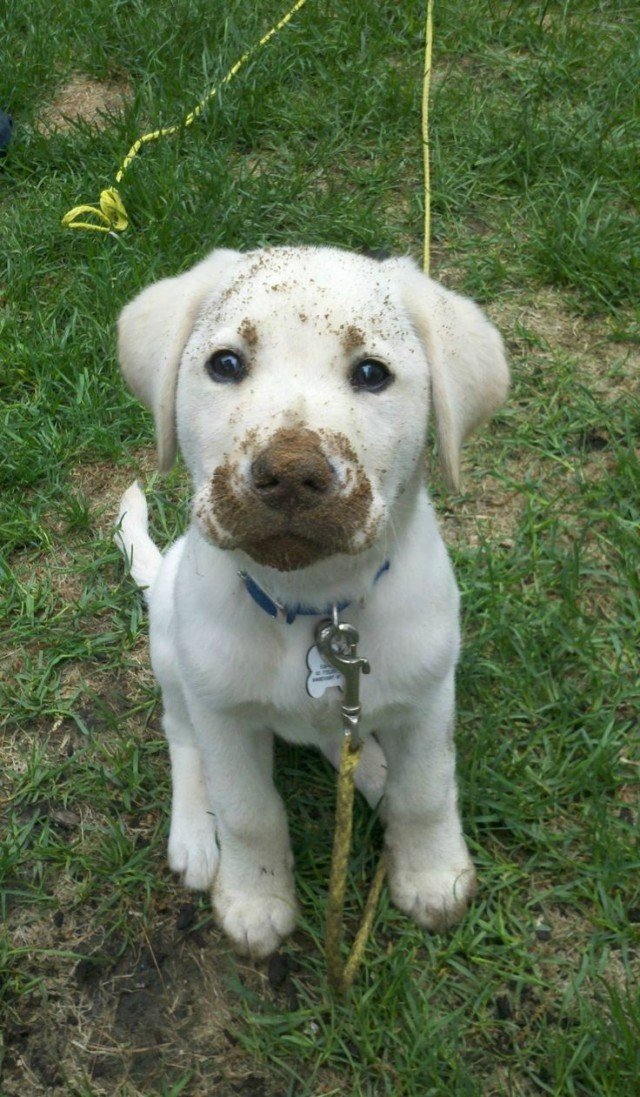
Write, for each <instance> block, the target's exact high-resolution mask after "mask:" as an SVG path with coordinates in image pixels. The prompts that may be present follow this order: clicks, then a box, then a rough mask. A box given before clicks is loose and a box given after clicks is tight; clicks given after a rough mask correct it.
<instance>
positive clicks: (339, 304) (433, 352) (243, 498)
mask: <svg viewBox="0 0 640 1097" xmlns="http://www.w3.org/2000/svg"><path fill="white" fill-rule="evenodd" d="M119 353H120V361H121V364H122V370H123V373H124V376H125V378H126V380H127V382H128V384H129V386H130V387H131V389H132V390H133V392H134V393H135V394H136V395H137V396H138V397H139V398H140V399H141V400H142V402H143V403H144V404H146V405H147V407H149V408H150V409H151V410H152V411H153V414H154V417H155V423H156V432H157V440H158V456H159V463H160V467H161V469H164V470H166V469H168V468H169V467H170V466H171V464H172V462H173V460H174V457H175V452H176V440H177V441H178V442H179V444H180V448H181V450H182V453H183V455H184V457H185V460H186V462H187V464H188V465H189V468H190V470H191V473H192V475H193V478H194V483H195V488H196V494H195V502H194V515H195V519H196V521H197V522H198V523H199V525H200V528H201V529H202V531H203V532H204V534H205V536H207V537H208V538H209V539H210V540H211V541H213V542H214V543H215V544H217V545H219V546H220V547H221V548H226V549H233V548H240V549H242V550H243V551H245V552H246V553H248V555H249V556H251V557H252V558H253V559H254V560H256V561H257V562H258V563H261V564H265V565H267V566H270V567H275V568H277V569H279V570H281V571H291V570H294V569H297V568H303V567H306V566H308V565H310V564H312V563H315V562H316V561H317V560H319V559H321V558H324V557H327V556H331V555H333V554H335V553H349V554H353V553H357V552H360V551H362V550H364V549H365V548H368V547H369V546H370V545H372V544H373V543H374V542H375V541H376V540H377V539H378V538H379V537H380V536H381V534H382V533H383V531H385V530H386V528H387V526H388V525H389V523H390V522H391V521H392V520H393V515H394V510H395V508H396V506H397V504H398V503H399V501H400V499H401V497H402V496H403V494H404V493H405V492H406V491H407V489H410V488H413V487H414V486H415V484H416V482H417V479H418V477H419V475H420V466H421V457H422V453H423V450H424V445H425V437H426V425H427V417H428V413H429V407H430V403H431V402H433V406H434V410H435V416H436V422H437V429H438V443H439V452H440V458H441V461H442V465H443V469H444V473H445V477H446V479H447V480H448V482H449V483H450V484H451V485H453V486H455V485H456V484H457V481H458V469H459V451H460V447H461V445H462V442H463V441H464V439H465V438H466V436H467V435H468V434H469V433H470V432H471V431H472V430H473V429H474V427H476V426H477V425H479V424H480V423H481V422H482V421H484V420H485V419H487V418H488V417H489V415H491V413H492V412H493V411H494V410H495V408H496V407H497V406H498V405H499V404H500V403H501V402H502V400H503V399H504V397H505V395H506V391H507V387H508V370H507V366H506V362H505V359H504V354H503V350H502V343H501V340H500V336H499V335H498V333H497V331H496V329H495V328H494V327H493V326H492V325H491V324H490V323H489V321H488V320H487V319H486V318H485V316H484V315H483V314H482V313H481V312H480V310H479V309H478V308H477V307H476V305H474V304H473V303H472V302H471V301H469V300H467V299H466V298H463V297H459V296H457V295H456V294H453V293H451V292H449V291H447V290H445V289H443V288H442V287H440V286H438V285H437V284H436V283H435V282H433V281H431V280H430V279H429V278H426V277H425V276H424V275H423V274H422V273H421V272H420V271H419V270H418V268H417V267H416V266H415V265H414V264H413V263H412V262H411V261H410V260H408V259H390V260H386V261H384V262H379V261H377V260H373V259H369V258H365V257H364V256H360V255H355V254H352V253H350V252H345V251H340V250H336V249H330V248H311V247H304V248H270V249H265V250H263V251H254V252H249V253H246V254H242V253H240V252H233V251H226V250H219V251H214V252H213V253H212V254H211V255H210V256H208V258H207V259H205V260H204V261H203V262H201V263H199V264H198V265H197V266H196V267H194V268H192V269H191V270H189V271H187V272H186V273H185V274H183V275H181V276H179V277H177V278H168V279H165V280H164V281H161V282H158V283H156V284H155V285H153V286H151V287H149V288H148V289H146V290H145V291H144V292H143V293H141V294H140V295H139V297H137V298H136V299H135V300H134V301H133V302H132V303H131V304H129V305H127V307H126V308H125V309H124V311H123V312H122V315H121V317H120V322H119Z"/></svg>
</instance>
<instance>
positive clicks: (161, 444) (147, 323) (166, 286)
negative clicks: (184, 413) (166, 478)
mask: <svg viewBox="0 0 640 1097" xmlns="http://www.w3.org/2000/svg"><path fill="white" fill-rule="evenodd" d="M241 257H242V256H241V253H240V252H237V251H229V250H226V249H219V250H218V251H213V252H211V254H210V255H208V256H207V258H206V259H203V260H202V262H201V263H198V264H197V265H196V266H195V267H192V268H191V270H188V271H186V273H185V274H181V275H178V277H177V278H164V279H163V280H162V281H161V282H156V283H155V284H154V285H153V286H149V287H148V288H147V289H145V290H143V291H142V293H140V294H139V295H138V296H137V297H135V298H134V300H133V301H131V302H130V303H129V304H128V305H126V306H125V308H124V309H123V310H122V312H121V313H120V318H119V320H118V357H119V359H120V366H121V369H122V373H123V375H124V379H125V381H126V382H127V385H128V386H129V388H130V389H131V391H132V392H133V393H134V395H135V396H137V397H138V399H139V400H141V401H142V403H143V404H145V405H146V407H148V408H149V409H150V410H151V411H152V412H153V417H154V420H155V425H156V442H157V447H158V466H159V468H160V470H161V472H168V471H169V469H170V468H171V466H172V464H173V462H174V460H175V456H176V425H175V399H176V382H177V379H178V367H179V365H180V359H181V357H182V352H183V350H184V348H185V345H186V342H187V339H188V338H189V335H190V334H191V331H192V329H193V325H194V324H195V322H196V319H197V316H198V312H199V310H200V307H201V306H202V304H203V302H204V301H205V300H206V298H207V297H209V296H210V295H211V294H212V293H214V292H215V290H216V287H217V286H218V285H219V284H221V283H222V281H223V279H224V278H225V276H226V275H228V273H229V271H230V268H231V267H232V266H233V265H234V264H235V263H236V262H237V261H238V260H239V259H240V258H241Z"/></svg>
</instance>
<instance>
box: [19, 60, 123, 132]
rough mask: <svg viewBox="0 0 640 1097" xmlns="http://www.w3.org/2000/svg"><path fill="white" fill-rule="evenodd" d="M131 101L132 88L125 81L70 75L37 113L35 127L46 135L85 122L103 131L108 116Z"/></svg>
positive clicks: (117, 112) (107, 122) (118, 111)
mask: <svg viewBox="0 0 640 1097" xmlns="http://www.w3.org/2000/svg"><path fill="white" fill-rule="evenodd" d="M132 99H133V87H132V85H131V83H130V82H129V81H128V80H127V79H125V78H122V77H121V78H120V79H118V80H105V81H98V80H91V79H90V78H89V77H88V76H80V75H76V76H72V77H71V79H70V80H68V81H67V83H66V84H63V85H62V87H60V88H58V90H57V92H56V94H55V97H54V99H53V102H51V103H49V104H48V105H47V106H46V107H44V108H43V109H42V110H41V112H40V115H39V117H38V119H37V122H36V127H35V128H36V129H37V131H38V132H39V133H44V134H49V133H53V132H56V131H57V132H65V131H67V130H70V129H73V126H74V125H75V124H76V123H77V122H88V123H91V124H92V125H94V126H96V127H97V128H98V129H104V128H105V126H107V125H108V124H109V118H110V116H111V115H114V114H119V113H120V112H121V111H122V110H123V109H124V107H125V106H126V105H127V103H129V102H130V101H131V100H132Z"/></svg>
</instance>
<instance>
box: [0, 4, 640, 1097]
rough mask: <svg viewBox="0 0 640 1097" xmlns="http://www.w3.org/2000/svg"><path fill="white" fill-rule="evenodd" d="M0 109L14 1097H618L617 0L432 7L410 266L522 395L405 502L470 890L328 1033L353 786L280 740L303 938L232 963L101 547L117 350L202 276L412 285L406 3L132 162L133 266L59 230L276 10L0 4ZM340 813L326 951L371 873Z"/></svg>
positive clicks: (110, 491) (366, 834)
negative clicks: (454, 752) (282, 264)
mask: <svg viewBox="0 0 640 1097" xmlns="http://www.w3.org/2000/svg"><path fill="white" fill-rule="evenodd" d="M5 8H6V17H5V21H4V28H3V63H2V66H1V67H0V107H1V108H3V109H6V110H8V111H9V112H10V113H11V114H12V116H13V118H14V122H15V128H14V138H13V141H12V143H11V146H10V148H9V150H8V153H7V155H6V156H5V158H4V159H3V160H0V239H1V240H2V242H3V246H2V256H3V267H4V269H3V272H2V275H1V276H0V330H1V333H2V335H1V341H0V347H1V351H0V354H1V356H2V364H3V368H2V371H1V376H0V384H1V386H2V439H3V453H4V457H3V461H2V466H1V469H0V476H1V477H2V502H1V506H2V509H1V513H0V567H1V568H2V572H3V595H4V596H3V603H4V606H3V609H4V612H3V614H2V631H3V640H4V649H3V652H4V657H3V666H2V674H1V676H0V690H1V691H2V700H1V711H2V731H1V738H0V762H1V768H2V791H1V793H0V810H1V812H2V815H3V832H4V833H3V843H2V846H1V847H0V897H1V898H0V902H1V903H2V918H3V924H4V928H3V935H2V937H0V1010H1V1011H2V1021H3V1024H2V1031H3V1038H2V1044H1V1045H0V1059H1V1065H0V1071H1V1072H2V1075H1V1081H0V1093H1V1094H2V1097H18V1095H20V1097H25V1095H28V1097H31V1095H33V1097H39V1095H44V1094H47V1095H49V1094H52V1095H54V1097H63V1095H68V1094H71V1095H73V1097H102V1095H111V1094H116V1093H117V1094H119V1095H123V1097H151V1095H156V1094H159V1095H165V1097H169V1095H177V1094H184V1095H186V1097H205V1095H206V1097H208V1095H212V1097H216V1095H221V1097H227V1095H229V1097H230V1095H234V1094H241V1095H244V1097H285V1095H290V1097H294V1095H295V1097H321V1095H322V1097H330V1095H337V1094H340V1095H343V1094H349V1095H354V1097H383V1095H389V1097H441V1095H442V1097H445V1095H446V1097H503V1095H509V1097H529V1095H538V1094H548V1095H554V1097H564V1095H569V1097H574V1095H575V1097H595V1095H598V1097H600V1095H602V1097H627V1095H629V1094H631V1093H632V1092H635V1086H636V1085H637V1079H638V1077H639V1076H640V998H639V993H638V986H639V984H638V967H639V963H638V948H639V923H640V874H639V872H638V868H639V857H638V846H637V833H638V831H637V826H638V806H639V805H638V776H639V766H640V752H639V751H638V699H639V691H638V683H637V652H638V647H639V640H640V637H639V629H638V620H639V584H638V574H639V563H640V553H639V551H638V535H639V534H638V530H639V527H638V519H639V513H638V511H639V507H638V500H639V499H640V476H639V467H638V452H639V451H638V437H639V435H640V404H639V399H638V364H639V362H640V350H639V346H638V344H639V341H640V323H639V321H638V315H637V312H634V302H635V303H636V304H637V300H638V291H639V289H640V277H639V271H640V231H639V221H638V210H637V200H638V179H639V176H638V171H637V145H638V140H639V139H640V123H639V119H640V112H639V111H638V109H637V89H638V87H639V86H640V36H639V35H638V19H637V10H636V9H635V6H634V5H632V4H631V3H628V4H627V3H620V2H619V0H608V2H607V0H573V2H571V3H568V2H559V0H546V2H537V3H534V2H533V0H522V2H518V3H516V2H511V3H509V2H507V0H478V2H477V3H474V4H469V3H464V0H438V2H437V3H436V20H435V51H434V72H433V82H432V96H431V118H432V132H431V144H432V149H431V153H432V173H433V201H432V233H433V238H432V249H431V250H432V273H433V275H434V277H437V278H439V279H441V280H442V281H443V282H444V283H445V284H446V285H449V286H451V287H452V288H454V289H457V290H460V291H462V292H465V293H468V294H469V295H470V296H473V297H475V298H476V299H477V300H478V301H479V302H480V303H481V304H482V306H483V307H484V308H485V309H486V311H487V312H488V314H489V315H490V316H491V317H492V319H493V320H494V321H495V323H497V324H498V326H499V327H500V329H501V331H502V332H503V335H504V338H505V341H506V343H507V347H508V350H509V356H510V361H511V365H512V369H513V387H512V392H511V395H510V398H509V401H508V403H507V405H506V406H505V408H504V409H503V410H502V411H501V412H500V414H499V415H498V416H497V417H496V418H495V419H494V420H493V422H492V423H491V424H490V426H489V427H488V428H486V429H485V430H484V431H483V432H482V433H480V434H479V435H478V436H477V438H475V439H474V440H473V441H472V442H471V443H470V444H469V445H468V447H467V448H466V450H465V456H464V463H463V464H464V468H463V482H462V488H461V494H460V495H458V496H455V497H454V496H452V495H451V494H447V493H446V491H445V490H444V488H443V486H442V484H441V482H440V480H439V477H438V473H437V470H436V468H435V462H433V463H432V464H433V467H432V468H429V469H427V470H426V474H427V475H428V477H429V479H430V483H431V485H432V495H433V498H434V501H435V503H436V506H437V509H438V512H439V514H440V517H441V521H442V525H443V529H444V533H445V536H446V538H447V541H448V543H449V545H450V550H451V553H452V556H453V559H454V563H455V565H456V571H457V575H458V580H459V584H460V586H461V590H462V593H463V628H464V637H465V648H464V655H463V658H462V661H461V665H460V670H459V678H458V682H459V687H458V691H459V703H458V723H457V745H458V754H459V771H460V785H461V800H462V808H463V817H464V820H465V827H466V833H467V836H468V839H469V842H470V845H471V848H472V852H473V856H474V859H475V861H476V865H477V868H478V872H479V879H480V888H479V893H478V897H477V899H476V901H475V902H474V904H473V906H472V908H471V910H470V912H469V913H468V915H467V917H466V918H465V920H464V921H463V922H462V924H461V925H460V926H458V927H456V928H455V929H454V930H452V931H450V932H448V933H447V934H444V935H441V936H429V935H427V934H425V933H424V932H422V931H420V930H419V929H418V928H417V927H415V926H414V925H412V924H411V923H409V921H408V920H407V919H406V918H405V917H404V916H402V915H401V914H400V913H399V912H398V911H396V910H395V909H394V908H393V907H392V906H391V905H390V903H389V900H388V896H387V894H386V892H383V897H382V900H381V903H380V906H379V910H378V913H377V917H376V922H375V926H374V931H373V935H372V939H371V942H370V944H369V947H368V949H367V953H366V958H365V964H364V967H363V969H362V971H361V973H360V976H359V979H358V981H357V983H356V985H355V987H354V988H353V989H352V991H351V992H350V993H349V994H348V995H347V997H346V998H345V999H344V1000H339V999H337V998H335V997H334V996H333V995H332V993H331V992H330V990H329V988H328V986H327V982H326V974H325V969H324V963H323V959H322V933H323V912H324V906H325V900H326V886H327V876H328V866H329V855H330V841H331V833H332V812H333V801H334V775H333V773H332V772H331V771H330V770H329V767H328V766H327V765H326V764H325V763H324V762H323V761H321V760H320V758H318V757H315V756H313V755H311V754H310V753H308V752H305V751H302V750H298V749H294V748H292V747H289V746H284V745H283V746H281V747H280V748H279V750H278V753H277V782H278V785H279V787H280V788H281V790H282V792H283V795H284V797H285V800H286V802H287V806H288V811H289V815H290V819H291V826H292V840H293V846H294V851H295V855H296V878H297V882H298V889H299V896H300V900H301V905H302V908H303V916H302V920H301V925H300V929H299V930H298V932H297V933H296V934H295V935H294V937H293V938H292V939H291V940H290V941H289V942H287V944H286V946H285V947H284V948H283V949H282V950H281V952H280V953H279V954H278V955H277V956H276V958H275V959H274V960H272V961H271V962H270V963H268V964H252V963H249V962H247V961H240V960H237V959H236V958H235V957H234V956H233V955H232V954H231V953H230V951H229V949H228V947H227V945H226V943H225V941H224V940H223V939H222V937H221V935H220V934H219V932H218V930H217V929H216V927H215V925H214V923H213V921H212V918H211V914H210V908H209V903H208V899H207V897H206V896H196V895H194V894H190V893H187V892H185V891H183V890H182V889H181V888H180V887H179V886H178V884H177V883H176V881H174V880H173V878H172V876H171V874H170V872H169V869H168V867H167V864H166V856H165V849H166V839H167V830H168V814H169V782H168V759H167V752H166V748H165V744H164V741H163V737H162V733H161V728H160V711H159V701H158V694H157V690H156V687H155V684H154V681H153V677H152V675H151V672H150V669H149V666H148V653H147V640H146V623H145V614H144V609H143V606H142V604H141V601H140V599H139V596H138V594H137V592H136V590H135V588H134V587H133V584H132V582H131V581H130V580H129V579H128V578H127V577H126V575H125V571H124V567H123V565H122V561H121V558H120V556H119V554H118V552H117V550H116V549H115V547H114V545H113V542H112V523H113V520H114V516H115V513H116V511H117V503H118V499H119V496H120V494H121V492H122V491H123V490H124V488H125V487H126V486H127V485H128V484H129V483H130V482H131V480H132V479H133V478H134V477H135V476H138V477H139V478H140V479H141V480H142V481H143V482H144V485H145V488H146V490H147V491H148V494H149V497H150V505H151V511H152V520H153V525H154V535H155V536H156V537H157V539H158V541H159V542H160V543H161V544H163V545H164V544H168V543H169V542H170V541H171V539H172V538H173V537H175V535H176V533H177V532H178V531H180V530H182V529H183V528H184V525H185V522H186V520H187V516H188V483H187V479H186V476H185V473H184V470H183V469H180V468H179V469H177V470H176V471H175V472H173V473H172V474H171V475H170V476H169V477H168V478H164V479H162V478H160V477H158V476H157V474H156V473H155V471H154V447H153V437H152V426H151V421H150V418H149V416H148V415H146V413H144V412H143V410H142V409H141V408H140V407H139V405H138V404H136V402H135V401H134V400H132V399H131V398H130V397H129V396H128V395H127V393H126V392H125V390H124V386H123V384H122V382H121V380H120V377H119V373H118V368H117V363H116V355H115V338H114V321H115V318H116V316H117V314H118V311H119V310H120V308H121V307H122V306H123V305H124V303H125V302H126V301H127V300H128V299H130V298H131V296H133V294H135V293H136V292H137V291H138V290H139V289H140V288H142V287H143V286H144V285H146V284H147V283H149V282H150V281H152V280H153V279H155V278H157V277H161V276H164V275H166V274H172V273H176V272H178V271H180V270H183V269H186V267H187V266H189V265H190V264H191V263H192V262H193V261H195V260H196V259H198V258H200V257H202V256H203V255H204V254H205V252H206V251H207V250H208V249H210V248H211V247H213V246H217V245H222V246H229V247H237V248H250V247H255V246H259V245H262V244H265V243H273V244H277V243H283V242H289V243H291V242H293V243H297V242H305V243H333V244H338V245H342V246H345V247H350V248H354V249H358V250H362V249H370V248H375V249H384V250H387V251H391V252H405V253H409V254H412V255H414V256H415V257H416V258H418V259H419V258H420V257H421V254H422V238H421V233H422V211H423V185H422V158H421V138H420V98H421V91H422V87H421V83H422V65H423V37H424V4H423V3H422V2H420V3H418V2H416V0H401V2H395V0H394V2H392V0H382V2H374V0H352V2H351V3H349V4H337V3H333V2H331V0H325V2H320V0H309V2H308V3H307V5H306V6H305V7H304V8H303V9H302V10H301V11H300V12H299V13H298V14H297V15H296V16H295V17H294V18H293V20H292V22H291V24H290V25H289V26H288V27H287V28H286V29H285V30H283V31H282V33H281V34H280V35H278V37H277V38H275V39H273V40H272V41H271V42H270V43H269V44H268V45H267V46H266V47H265V48H264V49H263V50H261V51H260V52H259V53H257V54H256V55H255V56H254V57H253V58H252V59H251V60H250V61H249V62H248V63H247V65H246V66H245V67H244V68H243V70H242V71H241V72H240V73H239V74H238V75H237V77H236V78H235V79H234V80H233V81H232V82H231V83H230V84H228V85H227V86H225V87H224V88H223V89H222V90H221V91H220V93H219V94H218V95H217V96H216V98H215V99H214V100H213V101H211V102H210V103H209V105H208V106H207V108H206V109H205V111H204V113H203V116H202V118H201V119H200V120H199V121H198V123H197V124H196V125H194V126H192V127H190V128H189V129H188V130H186V131H183V132H181V133H179V134H178V135H176V136H174V137H169V138H165V139H164V140H162V141H159V142H157V143H155V144H152V145H150V146H149V147H147V148H146V149H145V150H144V151H143V152H141V153H140V155H139V156H138V157H137V158H136V160H135V161H134V162H133V164H132V165H131V166H130V168H129V169H128V171H127V173H126V175H125V179H124V181H123V183H122V186H121V188H120V189H121V193H122V196H123V199H124V202H125V204H126V207H127V210H128V212H129V215H130V222H131V223H130V226H129V228H128V229H127V230H126V232H124V233H123V234H121V235H119V236H117V237H116V236H111V235H107V234H102V233H92V232H87V231H71V230H69V229H64V228H62V227H61V223H60V222H61V218H62V216H63V214H64V213H65V212H66V211H67V210H68V209H70V208H71V207H72V206H75V205H77V204H79V203H81V202H89V203H91V204H95V203H96V202H97V200H98V197H99V194H100V191H101V190H102V189H103V188H105V187H108V186H112V185H113V183H114V178H115V173H116V171H117V168H118V167H119V165H120V163H121V161H122V159H123V157H124V155H125V153H126V151H127V150H128V148H129V147H130V145H131V144H132V142H133V140H134V139H135V138H136V137H138V136H139V135H140V134H141V133H144V132H146V131H147V130H149V129H152V128H155V127H156V126H158V125H167V124H171V123H173V122H175V121H178V120H180V119H181V118H183V117H184V116H185V114H186V113H187V112H188V111H189V110H190V109H191V108H192V106H193V105H194V104H195V103H196V102H197V101H198V100H199V99H200V97H201V96H202V94H203V92H204V90H205V89H206V88H208V87H211V86H212V85H215V83H216V82H217V81H218V80H220V79H221V77H223V76H224V74H225V73H226V72H227V70H228V69H229V68H230V66H231V65H232V64H233V62H234V61H235V60H236V59H237V58H238V57H239V56H240V55H241V54H242V53H243V52H244V50H245V49H246V48H247V46H248V45H250V44H253V43H255V42H256V41H257V40H258V39H259V38H260V37H261V35H262V34H264V32H265V31H266V30H267V29H268V27H269V26H271V24H272V23H273V22H274V21H275V20H276V19H278V18H279V17H280V15H281V14H282V13H283V11H284V10H286V0H285V4H284V5H283V3H282V0H265V2H264V3H262V4H260V5H256V4H251V3H249V0H228V2H227V3H222V2H220V0H173V3H172V4H170V5H159V4H153V3H148V2H145V0H107V2H106V3H98V2H97V0H68V2H67V3H66V4H64V5H57V6H56V8H55V14H53V9H52V7H51V4H50V3H45V0H31V2H30V3H29V4H28V5H27V4H25V3H24V2H22V3H20V2H18V0H8V3H7V4H6V5H5ZM380 840H381V836H380V829H379V825H378V823H377V821H376V819H375V818H372V817H371V814H370V812H369V810H368V809H367V808H366V805H365V804H364V803H363V802H359V803H358V805H357V810H356V820H355V853H354V857H353V860H352V865H351V872H350V880H349V893H350V899H349V908H348V922H349V926H350V928H353V926H354V925H355V924H356V922H357V919H358V915H359V913H360V911H361V908H362V904H363V902H364V898H365V895H366V889H367V882H368V880H369V878H370V876H371V874H372V872H373V870H374V867H375V863H376V859H377V854H378V850H379V847H380Z"/></svg>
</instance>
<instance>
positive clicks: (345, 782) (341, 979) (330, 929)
mask: <svg viewBox="0 0 640 1097" xmlns="http://www.w3.org/2000/svg"><path fill="white" fill-rule="evenodd" d="M361 751H362V747H361V746H360V747H358V748H357V749H356V750H352V749H351V738H350V736H348V735H345V737H344V740H343V743H342V751H341V754H340V771H339V773H338V787H337V792H336V824H335V831H334V836H333V852H332V854H331V873H330V876H329V900H328V903H327V923H326V929H325V957H326V961H327V974H328V979H329V984H330V986H331V987H333V989H334V990H336V991H337V992H338V993H339V994H343V993H344V992H345V991H346V990H348V988H349V987H350V986H351V984H352V982H353V980H354V978H355V975H356V971H357V970H358V967H359V965H360V962H361V960H362V956H363V953H364V949H365V946H366V943H367V939H368V937H369V934H370V932H371V926H372V925H373V919H374V915H375V912H376V907H377V906H378V899H379V898H380V892H381V890H382V885H383V883H384V874H385V857H384V854H383V855H382V857H381V858H380V861H379V863H378V867H377V869H376V874H375V876H374V878H373V883H372V885H371V889H370V891H369V895H368V896H367V901H366V903H365V908H364V914H363V917H362V922H361V924H360V928H359V930H358V932H357V933H356V936H355V938H354V942H353V945H352V948H351V952H350V953H349V956H348V958H347V960H346V962H345V963H343V961H342V949H341V946H342V936H343V921H344V896H345V891H346V886H347V872H348V867H349V853H350V851H351V835H352V832H353V798H354V791H355V786H354V777H355V771H356V768H357V765H358V762H359V761H360V753H361Z"/></svg>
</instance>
